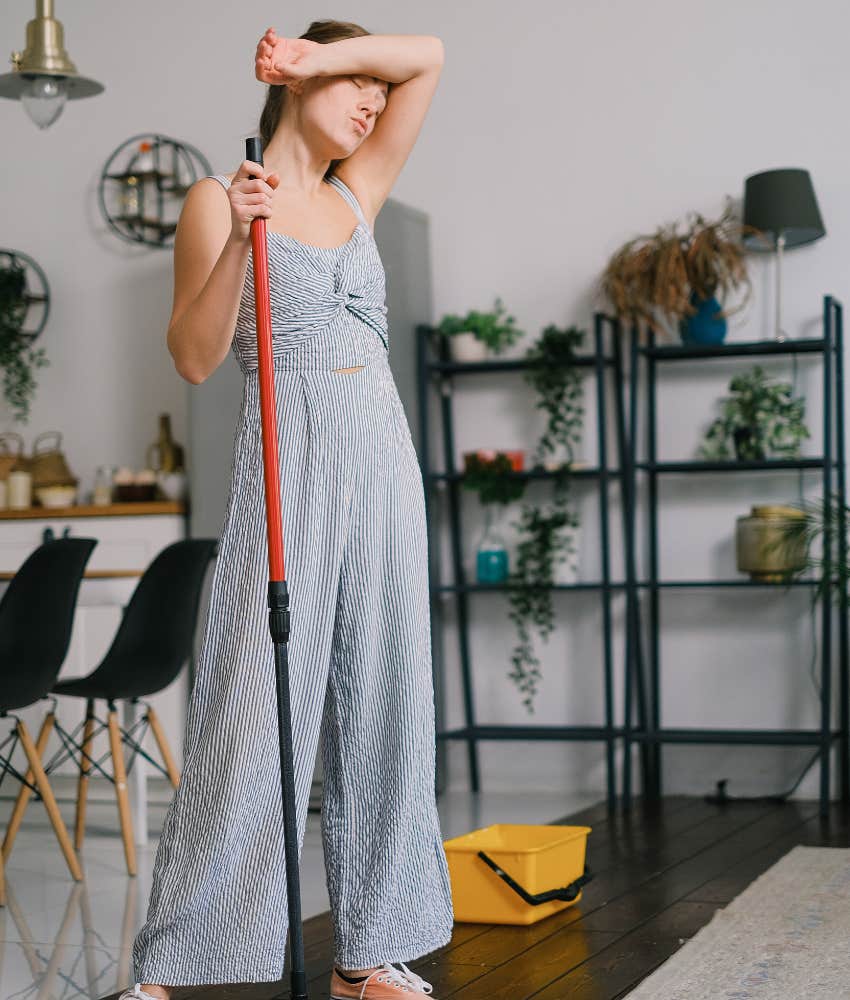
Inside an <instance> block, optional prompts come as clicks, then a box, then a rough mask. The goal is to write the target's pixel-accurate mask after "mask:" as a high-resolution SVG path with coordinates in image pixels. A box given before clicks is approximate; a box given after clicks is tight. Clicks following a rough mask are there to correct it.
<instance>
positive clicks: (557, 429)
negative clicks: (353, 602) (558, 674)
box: [508, 324, 586, 713]
mask: <svg viewBox="0 0 850 1000" xmlns="http://www.w3.org/2000/svg"><path fill="white" fill-rule="evenodd" d="M585 336H586V333H585V331H584V330H582V329H580V328H579V327H576V326H571V327H568V328H566V329H559V328H558V327H557V326H555V325H552V324H550V325H549V326H547V327H546V328H545V329H544V330H543V332H542V334H541V336H540V337H539V339H538V340H537V341H536V342H535V343H534V344H533V345H532V347H531V348H529V350H528V351H527V352H526V359H527V360H529V361H530V362H531V363H532V367H531V368H530V369H529V371H528V372H527V373H526V375H525V379H526V381H527V382H528V383H529V384H530V385H531V386H532V387H533V388H534V389H535V390H536V392H537V395H538V402H537V406H538V409H542V410H544V411H545V413H546V414H547V421H546V428H545V430H544V432H543V434H542V436H541V438H540V440H539V441H538V443H537V448H536V449H535V452H534V461H535V462H536V463H537V464H538V465H539V464H542V463H544V462H545V456H546V455H553V454H556V453H557V452H558V451H559V450H563V451H564V452H565V453H566V454H565V458H564V459H563V460H562V461H561V462H554V463H553V462H549V463H547V465H553V466H555V467H556V469H557V475H556V476H555V480H554V489H553V501H552V503H551V504H549V505H546V506H542V507H541V506H538V505H535V504H525V505H524V506H523V509H522V512H521V516H520V519H519V521H517V522H514V527H516V528H517V530H518V533H519V536H520V542H519V544H518V546H517V558H516V569H515V571H514V572H513V573H512V574H511V588H510V593H509V599H510V604H511V610H510V618H511V620H512V621H513V622H514V624H515V626H516V629H517V633H518V641H517V643H516V645H515V646H514V648H513V650H512V652H511V671H510V673H509V674H508V676H509V677H510V679H511V680H512V681H513V682H514V683H515V684H516V685H517V687H518V688H519V690H520V691H521V692H522V695H523V705H524V706H525V708H526V710H527V711H528V712H529V713H531V712H533V711H534V698H535V695H536V693H537V682H538V680H539V679H540V661H539V660H538V659H537V657H536V656H535V653H534V647H533V644H532V636H531V632H532V629H533V628H534V629H536V630H537V633H538V635H539V637H540V638H541V639H542V640H544V641H545V640H546V639H547V638H548V636H549V634H550V632H551V631H552V629H553V628H554V607H553V599H552V587H553V585H554V584H556V583H570V582H573V580H574V578H575V573H576V566H575V557H576V552H577V542H576V537H577V532H578V530H579V528H580V520H579V517H578V514H577V512H576V511H575V510H574V509H573V507H572V506H571V503H570V468H571V466H572V463H573V461H574V458H575V448H576V447H577V446H578V444H579V442H580V440H581V430H582V425H583V421H584V391H583V389H584V382H583V378H582V372H581V369H580V368H579V366H578V365H577V364H576V363H575V362H576V360H577V358H578V349H579V348H580V347H581V346H582V344H583V343H584V338H585Z"/></svg>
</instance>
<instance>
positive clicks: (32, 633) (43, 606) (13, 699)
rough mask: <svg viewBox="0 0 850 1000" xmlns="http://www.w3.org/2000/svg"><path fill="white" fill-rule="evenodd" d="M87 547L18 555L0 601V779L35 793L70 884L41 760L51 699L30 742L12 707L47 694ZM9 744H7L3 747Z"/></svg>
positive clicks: (88, 541) (69, 856) (10, 834)
mask: <svg viewBox="0 0 850 1000" xmlns="http://www.w3.org/2000/svg"><path fill="white" fill-rule="evenodd" d="M95 545H97V539H94V538H56V539H53V540H51V541H48V542H44V543H43V544H42V545H40V546H39V547H38V548H37V549H35V551H34V552H32V553H30V555H29V556H28V557H27V558H26V560H25V561H24V563H23V564H22V565H21V566H20V568H19V569H18V570H17V572H16V573H15V575H14V576H13V577H12V579H11V580H10V581H9V585H8V586H7V588H6V590H5V592H4V594H3V596H2V598H0V718H3V719H5V718H12V719H14V720H15V726H14V728H13V729H12V730H11V731H10V732H9V735H8V736H7V737H6V739H5V740H3V742H2V743H0V763H2V768H3V770H2V773H0V784H2V781H3V778H4V777H5V776H6V774H11V775H12V776H13V777H15V778H16V779H17V780H18V781H20V782H21V792H26V797H27V799H28V798H29V797H30V795H31V794H32V793H33V792H35V793H37V794H38V795H39V796H40V797H41V799H42V801H43V802H44V807H45V809H46V810H47V815H48V816H49V818H50V822H51V823H52V825H53V829H54V831H55V833H56V838H57V840H58V841H59V846H60V848H61V849H62V853H63V854H64V855H65V861H66V862H67V864H68V868H69V869H70V872H71V875H72V876H73V877H74V879H75V880H76V881H80V880H81V879H82V877H83V873H82V870H81V869H80V863H79V860H78V858H77V855H76V854H75V853H74V848H73V845H72V844H71V838H70V837H69V835H68V830H67V828H66V826H65V824H64V822H63V821H62V817H61V815H60V813H59V807H58V806H57V804H56V798H55V796H54V794H53V790H52V788H51V787H50V781H49V780H48V777H47V773H46V771H45V769H44V767H43V766H42V763H41V758H42V755H43V753H44V750H45V748H46V746H47V741H48V738H49V736H50V732H51V730H52V728H53V726H54V724H55V721H56V717H55V702H56V699H55V698H54V699H53V701H54V708H53V709H51V711H50V712H48V714H47V716H46V718H45V720H44V723H43V725H42V727H41V732H40V733H39V736H38V740H37V741H36V742H35V743H33V740H32V737H31V736H30V733H29V730H28V728H27V725H26V723H25V722H24V720H23V719H21V718H20V717H19V716H17V715H15V711H16V710H18V709H22V708H28V707H29V706H30V705H34V704H35V703H36V702H38V701H40V700H41V699H42V698H47V697H49V692H50V690H51V688H52V687H53V685H54V683H55V682H56V678H57V676H58V674H59V671H60V670H61V669H62V664H63V663H64V661H65V657H66V656H67V654H68V646H69V645H70V642H71V630H72V628H73V624H74V611H75V610H76V606H77V597H78V594H79V589H80V582H81V581H82V578H83V573H84V572H85V568H86V563H87V562H88V559H89V556H90V555H91V552H92V549H93V548H94V547H95ZM10 742H11V744H12V747H11V749H10V750H8V751H7V750H6V747H7V745H8V744H9V743H10ZM18 742H20V743H21V746H22V747H23V751H24V754H25V755H26V758H27V762H28V764H29V769H28V770H27V773H26V775H23V774H21V773H20V772H19V771H18V770H17V769H16V768H15V767H14V765H13V764H12V755H13V754H14V752H15V748H16V746H17V744H18ZM4 754H5V756H4ZM19 824H20V817H15V816H13V817H12V819H11V820H10V822H9V825H8V827H7V830H6V836H5V838H4V840H3V847H2V851H0V859H1V860H0V905H3V906H5V904H6V893H5V878H4V867H5V863H6V861H8V859H9V854H10V852H11V850H12V844H13V843H14V839H15V834H16V833H17V828H18V826H19Z"/></svg>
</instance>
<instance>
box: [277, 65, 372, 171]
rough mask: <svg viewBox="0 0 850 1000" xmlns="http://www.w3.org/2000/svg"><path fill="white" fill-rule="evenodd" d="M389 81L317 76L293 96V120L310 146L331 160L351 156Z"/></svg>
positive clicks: (368, 131) (365, 136)
mask: <svg viewBox="0 0 850 1000" xmlns="http://www.w3.org/2000/svg"><path fill="white" fill-rule="evenodd" d="M387 90H388V84H387V82H386V81H385V80H379V79H377V77H374V76H361V75H351V76H319V77H312V78H310V79H309V80H305V81H304V84H303V87H302V89H301V92H300V93H299V94H298V96H297V97H296V99H295V101H294V102H292V103H295V104H296V105H297V111H296V121H297V125H298V128H299V131H301V133H302V134H303V135H304V137H305V138H306V140H307V142H308V143H309V144H310V146H311V147H312V148H314V149H316V151H317V152H320V153H321V155H323V156H326V157H327V158H328V159H331V160H340V159H344V158H345V157H346V156H350V155H351V153H353V152H354V150H355V149H357V147H358V146H359V145H360V144H361V143H362V142H364V141H365V140H366V139H368V137H369V136H370V135H371V134H372V132H373V131H374V128H375V122H376V120H377V118H378V115H380V114H381V112H382V111H383V110H384V108H385V107H386V103H387Z"/></svg>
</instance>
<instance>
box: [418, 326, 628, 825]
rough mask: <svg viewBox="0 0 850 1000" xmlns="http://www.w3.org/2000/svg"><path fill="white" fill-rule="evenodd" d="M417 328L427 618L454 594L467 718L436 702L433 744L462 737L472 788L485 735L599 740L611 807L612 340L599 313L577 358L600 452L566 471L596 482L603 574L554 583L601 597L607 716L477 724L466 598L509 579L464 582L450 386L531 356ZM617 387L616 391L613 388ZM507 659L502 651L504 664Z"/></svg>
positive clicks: (617, 735) (521, 475) (521, 366)
mask: <svg viewBox="0 0 850 1000" xmlns="http://www.w3.org/2000/svg"><path fill="white" fill-rule="evenodd" d="M417 336H418V344H419V349H418V373H417V374H418V381H419V420H420V429H421V455H420V459H421V464H422V473H423V481H424V483H425V487H426V489H425V499H426V509H427V511H428V517H427V519H428V525H429V539H428V551H429V574H430V578H431V587H430V591H431V623H432V631H433V633H434V636H435V637H436V636H437V634H438V633H439V632H440V630H441V629H442V628H443V618H442V608H441V597H449V598H453V599H454V605H455V609H456V622H457V638H458V645H459V657H460V669H461V687H462V693H463V718H464V724H463V725H462V726H460V727H454V728H451V729H449V728H442V727H441V715H442V712H441V707H440V706H439V704H438V706H437V740H438V747H439V746H440V744H445V741H447V740H460V741H462V742H465V743H466V746H467V760H468V767H469V778H470V785H471V788H472V790H473V791H478V790H479V787H480V774H479V748H478V744H479V742H480V741H483V740H564V741H570V740H576V741H585V742H599V743H603V744H604V745H605V750H606V771H607V798H608V805H609V808H610V809H612V810H613V809H614V808H615V804H616V792H617V789H616V778H615V748H616V747H617V745H618V744H619V742H620V741H621V740H622V739H623V728H622V727H621V726H619V727H618V726H615V725H614V682H613V657H614V654H613V637H612V597H613V595H614V594H615V593H624V591H625V582H624V581H623V582H618V581H614V580H612V578H611V569H610V555H611V539H610V534H611V532H610V526H609V511H610V497H609V492H610V487H611V483H612V481H614V480H620V479H621V478H622V473H621V471H620V470H621V469H622V467H623V464H622V456H620V459H621V460H620V461H618V462H616V463H615V465H616V467H612V463H611V461H610V460H609V455H608V441H607V408H608V405H609V399H610V396H611V386H610V385H609V383H613V384H614V385H619V384H620V383H621V380H622V379H621V373H620V371H619V369H618V368H617V367H616V364H615V357H614V354H613V351H612V349H611V348H610V347H609V348H608V351H607V352H606V350H605V349H604V348H605V345H604V341H605V331H604V324H603V323H602V322H601V321H597V322H596V324H595V329H594V339H593V347H594V350H593V353H592V354H589V355H587V356H586V357H584V356H583V357H582V358H581V359H580V361H579V362H578V364H579V366H580V367H581V368H582V369H585V370H586V371H587V374H588V375H589V376H590V377H592V378H594V379H595V382H596V401H595V407H594V411H595V412H594V414H593V417H594V418H595V420H596V437H597V455H596V456H595V459H594V464H593V466H591V467H582V468H576V469H573V470H571V471H570V478H571V480H572V479H575V480H578V481H583V482H584V483H586V484H588V485H590V486H593V487H598V490H599V504H598V508H599V531H600V539H601V577H600V579H599V580H594V581H588V582H577V583H573V584H555V585H553V586H552V587H551V589H552V590H553V591H558V592H562V591H563V592H567V593H578V592H587V593H589V594H596V595H598V598H599V600H600V604H601V609H602V615H601V628H600V631H601V635H600V665H601V671H600V673H601V681H602V686H603V698H604V704H605V720H604V723H602V724H600V725H589V726H552V725H542V724H541V725H537V724H529V725H492V724H488V725H481V724H479V723H478V722H477V721H476V706H475V697H474V685H473V678H472V666H471V656H470V642H469V619H470V614H469V598H470V595H472V594H497V593H498V594H501V595H503V596H504V595H506V594H507V593H508V592H509V590H510V586H509V585H508V584H479V583H475V582H467V580H466V574H465V569H464V559H463V555H464V553H463V539H464V533H463V529H462V523H461V522H462V517H461V506H462V505H461V489H462V486H463V480H464V478H465V477H464V473H463V472H462V471H460V470H458V469H457V468H455V432H454V416H453V409H452V400H453V395H454V391H455V383H454V379H455V377H459V376H463V377H464V378H468V377H470V376H473V375H480V374H485V373H489V374H498V373H510V372H522V371H526V370H530V369H531V368H532V367H533V364H532V363H531V362H529V361H527V360H525V359H522V358H519V359H517V358H513V359H505V360H498V359H491V360H487V361H480V362H466V363H461V362H455V361H452V360H450V358H449V356H448V346H449V345H448V342H447V340H446V338H443V337H441V336H439V335H438V334H437V332H436V330H435V329H434V328H433V327H429V326H424V325H423V326H420V327H418V329H417ZM432 382H434V383H436V388H437V390H438V392H437V398H438V400H439V403H438V404H437V405H438V406H439V417H440V420H439V423H440V425H441V432H440V436H441V442H440V443H441V446H442V462H441V463H440V466H441V467H440V468H438V469H435V468H432V466H431V447H430V423H431V412H430V406H431V401H430V397H431V396H432V392H431V391H430V390H431V385H432ZM614 395H615V394H614ZM507 475H509V476H511V477H512V478H517V479H523V480H541V481H545V480H554V479H555V477H556V476H557V475H558V473H557V472H555V471H550V470H545V469H542V468H535V469H529V470H525V471H523V472H515V473H508V474H507ZM437 492H439V493H441V494H444V500H445V506H446V508H447V524H448V528H449V536H450V548H451V563H452V566H451V569H452V573H451V575H452V580H451V581H449V582H443V581H442V580H441V571H440V566H439V536H438V532H437V528H436V525H437V523H438V522H437V519H436V517H435V516H434V513H433V507H434V494H435V493H437ZM432 648H433V649H434V651H435V653H436V651H437V650H438V648H439V643H438V642H437V641H434V642H433V643H432ZM505 665H507V657H506V664H505Z"/></svg>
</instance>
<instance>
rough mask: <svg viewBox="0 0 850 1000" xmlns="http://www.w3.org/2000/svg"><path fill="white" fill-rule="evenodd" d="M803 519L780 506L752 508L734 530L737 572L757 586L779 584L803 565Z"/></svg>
mask: <svg viewBox="0 0 850 1000" xmlns="http://www.w3.org/2000/svg"><path fill="white" fill-rule="evenodd" d="M804 519H805V515H804V514H803V512H802V511H800V510H797V509H796V508H795V507H786V506H783V505H781V504H773V505H769V506H758V507H753V509H752V511H751V513H750V514H749V516H748V517H739V518H738V519H737V522H736V526H735V555H736V558H737V563H738V569H739V570H740V571H741V572H742V573H749V574H750V578H751V579H753V580H757V581H758V582H759V583H782V582H784V581H785V580H787V579H788V578H789V577H790V576H791V575H792V574H793V573H796V572H799V571H800V570H801V569H803V567H804V566H805V565H806V546H805V540H804V538H803V536H802V532H799V529H800V528H801V527H802V522H803V520H804Z"/></svg>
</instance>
